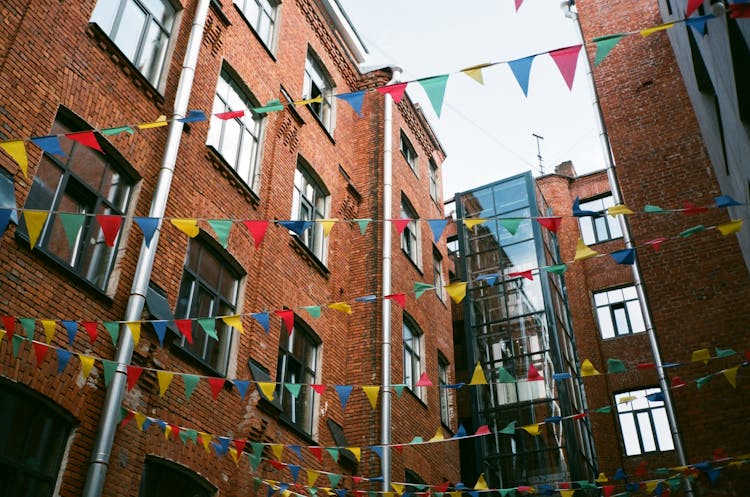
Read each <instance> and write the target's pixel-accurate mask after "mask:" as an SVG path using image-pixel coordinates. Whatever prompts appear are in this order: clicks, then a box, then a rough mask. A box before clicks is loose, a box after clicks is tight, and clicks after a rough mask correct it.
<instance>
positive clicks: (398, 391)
mask: <svg viewBox="0 0 750 497" xmlns="http://www.w3.org/2000/svg"><path fill="white" fill-rule="evenodd" d="M405 386H406V385H393V389H394V390H395V391H396V396H397V397H398V398H399V399H400V398H401V394H402V393H404V387H405Z"/></svg>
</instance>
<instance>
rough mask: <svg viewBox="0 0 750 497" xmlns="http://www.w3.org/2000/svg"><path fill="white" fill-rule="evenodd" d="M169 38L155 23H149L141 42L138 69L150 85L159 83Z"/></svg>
mask: <svg viewBox="0 0 750 497" xmlns="http://www.w3.org/2000/svg"><path fill="white" fill-rule="evenodd" d="M168 41H169V36H168V35H167V34H166V33H164V32H163V31H162V30H161V28H160V27H159V26H158V25H157V24H156V23H155V22H151V23H149V29H148V32H147V33H146V37H145V39H144V40H143V44H142V51H141V55H140V60H139V61H138V64H136V65H137V66H138V69H139V70H140V71H141V72H142V73H143V75H144V76H145V77H146V79H148V80H149V81H150V82H151V83H152V84H156V83H157V82H158V81H159V76H160V73H161V68H162V65H163V63H164V56H165V53H166V50H167V43H168Z"/></svg>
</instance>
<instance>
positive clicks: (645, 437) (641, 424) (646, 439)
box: [637, 412, 656, 452]
mask: <svg viewBox="0 0 750 497" xmlns="http://www.w3.org/2000/svg"><path fill="white" fill-rule="evenodd" d="M637 417H638V429H639V431H640V433H641V441H642V442H643V451H644V452H653V451H655V450H656V440H655V439H654V431H653V430H652V429H651V416H650V415H649V413H648V412H639V413H637Z"/></svg>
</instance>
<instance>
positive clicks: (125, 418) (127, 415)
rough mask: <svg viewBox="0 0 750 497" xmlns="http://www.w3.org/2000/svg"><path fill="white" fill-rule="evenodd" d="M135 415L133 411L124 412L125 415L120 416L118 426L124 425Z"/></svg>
mask: <svg viewBox="0 0 750 497" xmlns="http://www.w3.org/2000/svg"><path fill="white" fill-rule="evenodd" d="M134 417H135V411H130V410H128V412H126V413H125V416H123V417H122V422H121V423H120V426H125V425H127V424H128V423H130V421H131V420H132V419H133V418H134Z"/></svg>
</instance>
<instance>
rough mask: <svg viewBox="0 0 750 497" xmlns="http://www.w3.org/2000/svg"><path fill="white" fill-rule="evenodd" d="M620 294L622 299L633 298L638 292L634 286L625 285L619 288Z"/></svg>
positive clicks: (635, 297)
mask: <svg viewBox="0 0 750 497" xmlns="http://www.w3.org/2000/svg"><path fill="white" fill-rule="evenodd" d="M621 291H622V296H623V299H624V300H633V299H637V298H638V292H636V290H635V287H634V286H627V287H625V288H621Z"/></svg>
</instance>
